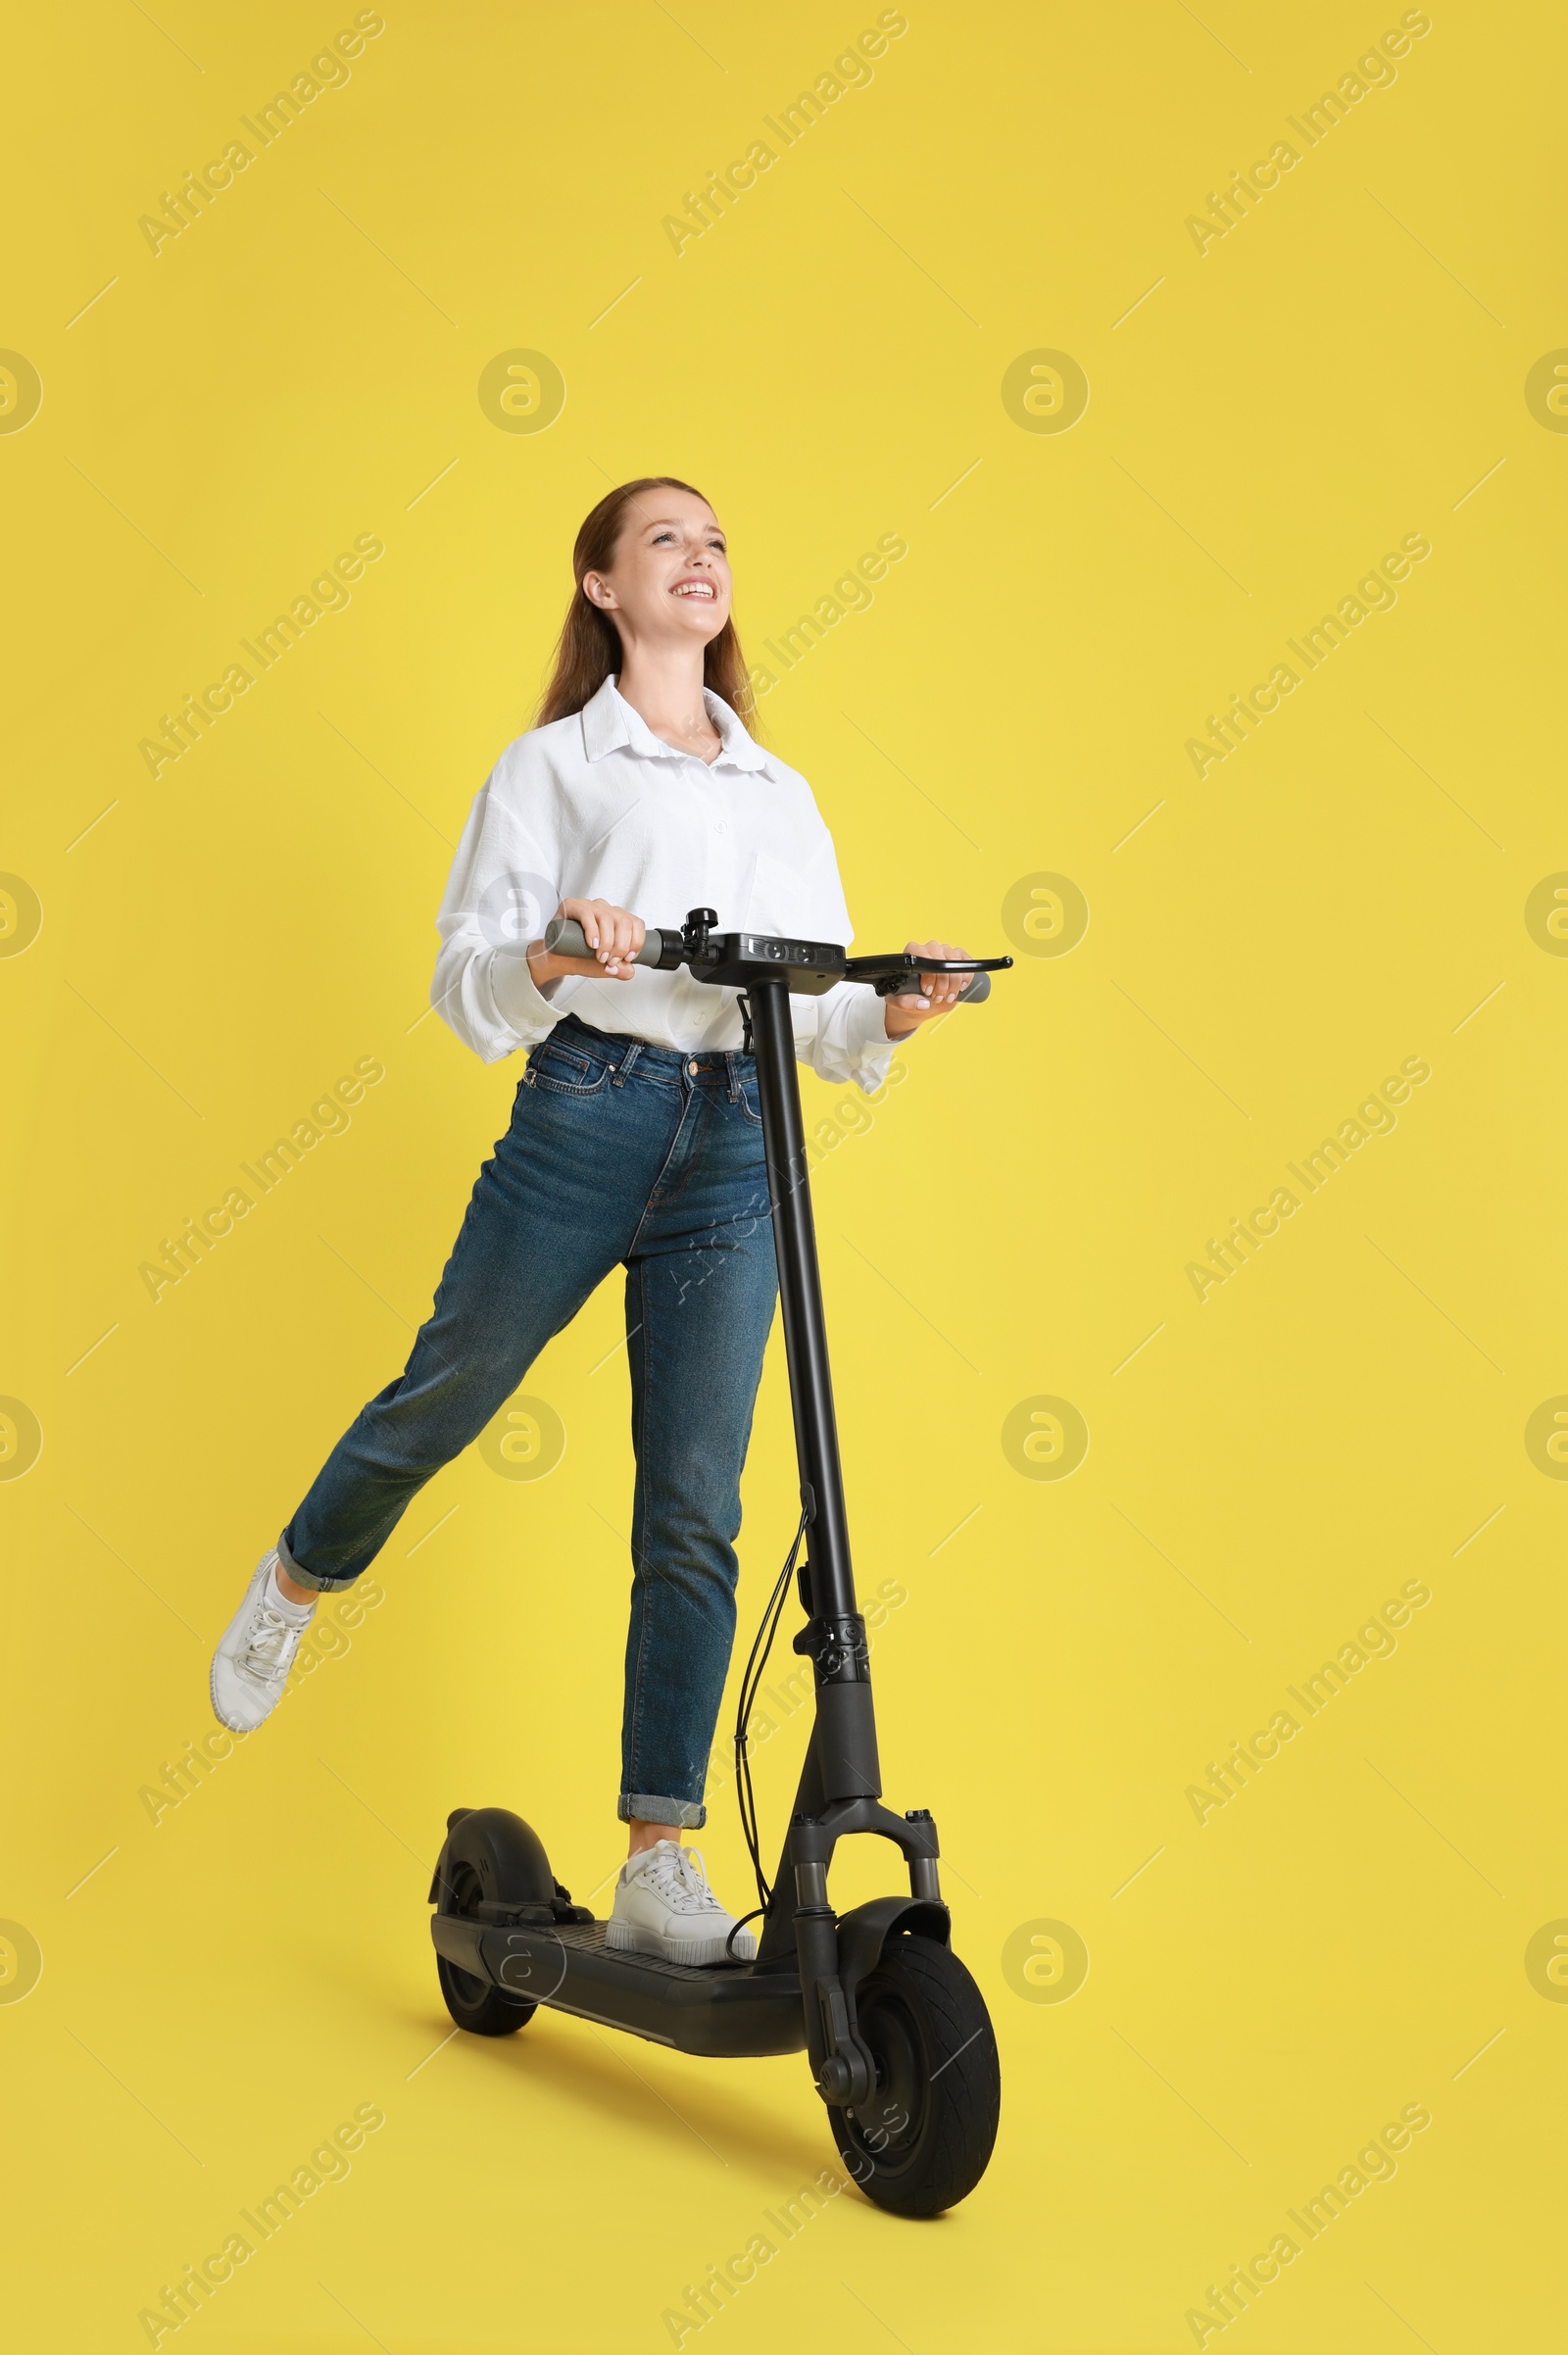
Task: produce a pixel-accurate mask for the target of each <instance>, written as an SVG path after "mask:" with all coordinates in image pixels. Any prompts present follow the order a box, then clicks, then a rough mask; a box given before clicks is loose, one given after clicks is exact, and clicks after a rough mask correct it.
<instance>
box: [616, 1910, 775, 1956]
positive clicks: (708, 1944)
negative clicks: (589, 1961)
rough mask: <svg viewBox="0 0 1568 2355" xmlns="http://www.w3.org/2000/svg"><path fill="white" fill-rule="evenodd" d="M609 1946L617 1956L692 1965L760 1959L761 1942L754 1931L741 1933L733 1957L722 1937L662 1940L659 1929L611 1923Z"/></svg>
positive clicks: (624, 1923)
mask: <svg viewBox="0 0 1568 2355" xmlns="http://www.w3.org/2000/svg"><path fill="white" fill-rule="evenodd" d="M605 1944H606V1945H607V1946H609V1947H611V1948H612V1949H613V1951H614V1952H615V1953H617V1954H648V1955H652V1956H653V1958H654V1959H655V1960H656V1961H658V1962H668V1963H684V1964H687V1965H688V1966H700V1965H701V1964H703V1963H721V1962H755V1961H756V1960H757V1939H756V1938H755V1937H754V1935H753V1934H752V1932H751V1931H750V1930H743V1931H742V1932H741V1933H740V1935H739V1937H738V1938H736V1940H735V1951H734V1953H733V1954H729V1953H726V1952H725V1950H724V1939H723V1938H661V1937H660V1935H659V1933H658V1931H657V1930H643V1929H641V1928H640V1927H639V1926H638V1924H637V1923H635V1922H616V1921H610V1922H607V1923H606V1925H605Z"/></svg>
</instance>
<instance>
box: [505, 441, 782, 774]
mask: <svg viewBox="0 0 1568 2355" xmlns="http://www.w3.org/2000/svg"><path fill="white" fill-rule="evenodd" d="M670 493H673V494H674V497H673V498H671V497H670V496H668V494H670ZM693 500H695V501H696V503H697V505H698V507H700V508H701V509H703V510H704V511H705V513H706V514H707V517H708V521H707V527H706V528H703V527H701V526H700V527H699V532H698V539H699V550H698V553H697V554H696V555H694V557H693V559H692V561H691V562H690V563H689V564H678V565H677V568H676V574H675V578H674V579H673V580H671V579H669V578H668V577H667V576H668V572H669V559H670V557H671V555H672V553H677V552H678V550H679V549H680V547H681V546H682V545H683V544H684V539H685V533H686V528H687V522H686V515H685V512H684V511H685V508H686V506H687V503H688V502H690V501H693ZM670 510H673V512H666V511H670ZM623 543H624V544H623ZM626 557H633V558H635V559H636V560H637V562H638V569H639V572H641V571H642V569H643V568H644V567H659V568H661V569H662V573H663V574H664V576H665V577H664V578H663V579H662V580H661V582H660V584H659V587H658V590H657V592H656V594H655V596H654V598H653V599H652V600H650V602H652V603H655V604H658V603H659V602H661V600H662V598H663V596H664V595H665V594H666V593H667V594H669V595H673V593H674V591H675V590H676V589H677V588H678V589H682V590H685V591H688V592H691V602H693V603H695V604H696V606H697V609H698V610H697V612H696V613H694V614H693V615H692V622H693V629H694V634H695V635H696V636H697V637H698V639H699V640H702V639H705V638H706V640H707V644H706V646H705V648H704V652H703V685H704V686H705V687H706V688H708V689H709V690H710V691H711V693H712V694H714V695H721V696H722V697H723V699H724V701H725V703H727V704H728V705H729V707H730V710H731V711H734V712H735V714H736V716H737V717H738V718H739V719H741V720H742V721H743V722H744V723H745V725H746V726H747V727H748V728H749V729H751V730H752V731H753V733H754V734H755V732H756V728H757V711H756V707H755V705H754V703H753V700H752V690H751V685H750V681H749V679H748V677H747V670H746V663H745V662H744V660H743V659H742V656H741V647H740V640H739V638H738V637H737V636H736V634H735V624H734V622H733V620H732V619H731V618H730V611H729V601H730V571H729V557H728V553H727V543H726V541H725V538H724V534H723V532H722V531H721V530H720V529H719V527H718V524H717V522H716V521H715V520H714V518H713V515H712V513H711V510H710V509H709V508H708V502H707V500H706V499H704V497H703V495H702V493H701V491H697V490H694V489H693V488H692V486H691V484H690V483H689V482H681V481H678V480H677V479H676V477H675V476H674V475H673V474H645V475H642V476H641V477H639V479H638V480H637V481H635V482H623V483H622V484H621V486H620V488H619V489H618V490H613V491H611V492H610V493H609V494H608V495H607V496H606V497H605V498H603V499H601V500H600V502H599V505H598V506H597V507H596V508H594V509H593V511H592V512H591V514H589V515H586V516H585V517H584V519H583V524H582V528H581V530H580V531H579V532H578V534H577V542H576V546H575V547H574V548H573V549H572V552H571V569H572V572H573V575H574V576H575V579H576V583H577V591H576V595H575V596H574V597H573V598H572V601H571V604H570V606H569V607H568V608H567V611H566V619H565V623H564V627H563V629H562V632H561V641H560V644H559V645H558V647H557V649H556V661H555V669H554V671H553V673H552V676H551V680H550V684H549V686H548V687H547V688H546V689H545V696H544V702H543V703H542V704H541V705H540V707H539V719H538V725H539V726H540V727H542V728H544V727H548V726H549V725H550V723H551V721H552V720H555V719H564V718H566V717H567V715H568V714H569V713H570V712H573V711H581V710H582V709H583V707H584V705H585V704H586V703H587V702H588V700H589V698H590V697H591V696H592V695H594V694H595V693H596V692H597V691H598V689H599V688H601V687H602V686H603V685H604V683H605V681H606V679H607V678H609V677H610V676H611V674H612V673H613V672H615V671H618V670H620V669H621V668H622V667H623V657H622V653H621V638H620V631H619V629H618V628H617V627H616V624H615V620H614V619H613V615H615V614H616V613H624V597H625V595H626V592H624V591H622V593H621V594H620V595H617V593H616V591H615V590H614V589H613V588H612V587H611V585H610V581H609V577H608V576H609V573H610V570H611V567H612V565H613V564H615V563H616V561H617V558H619V559H621V560H622V561H623V560H624V559H625V558H626ZM705 592H706V594H705ZM715 612H719V613H722V614H723V621H722V623H721V625H720V627H719V628H718V629H717V630H716V631H715V630H714V629H713V626H712V625H713V619H714V615H715ZM702 717H703V720H704V721H706V720H707V714H706V712H705V713H703V715H702ZM655 732H656V734H657V733H660V732H662V731H660V730H658V729H656V731H655ZM717 741H718V738H717V734H716V732H715V731H714V730H713V728H712V727H711V724H710V725H709V726H708V727H707V733H706V741H705V751H707V752H711V751H712V749H713V747H714V746H715V745H716V744H717ZM693 749H694V750H695V749H696V746H695V743H694V745H693Z"/></svg>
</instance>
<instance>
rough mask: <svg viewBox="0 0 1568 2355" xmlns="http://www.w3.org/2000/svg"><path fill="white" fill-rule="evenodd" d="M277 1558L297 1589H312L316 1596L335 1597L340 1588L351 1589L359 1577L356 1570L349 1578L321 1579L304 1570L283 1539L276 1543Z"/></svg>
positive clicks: (310, 1571)
mask: <svg viewBox="0 0 1568 2355" xmlns="http://www.w3.org/2000/svg"><path fill="white" fill-rule="evenodd" d="M277 1558H278V1560H279V1561H280V1562H281V1563H282V1565H283V1567H284V1569H285V1570H286V1571H287V1572H288V1574H289V1576H290V1578H291V1579H292V1580H293V1581H294V1584H295V1585H296V1586H297V1587H314V1588H315V1589H316V1592H317V1593H318V1595H335V1594H336V1593H337V1592H338V1590H339V1589H340V1588H341V1587H352V1586H353V1584H354V1580H355V1579H356V1578H358V1577H359V1575H360V1574H359V1572H358V1571H357V1570H356V1571H355V1572H354V1573H353V1575H352V1576H351V1577H349V1578H322V1577H321V1576H320V1575H319V1572H317V1571H315V1570H304V1569H302V1568H301V1567H300V1565H299V1563H298V1562H297V1561H296V1560H295V1559H294V1556H293V1555H292V1554H291V1553H290V1551H289V1549H288V1544H287V1541H286V1540H285V1539H284V1538H279V1539H278V1541H277Z"/></svg>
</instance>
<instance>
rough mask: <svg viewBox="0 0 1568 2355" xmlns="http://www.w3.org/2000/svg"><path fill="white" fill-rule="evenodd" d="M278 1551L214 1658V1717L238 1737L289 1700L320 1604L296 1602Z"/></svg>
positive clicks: (262, 1566)
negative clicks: (282, 1589)
mask: <svg viewBox="0 0 1568 2355" xmlns="http://www.w3.org/2000/svg"><path fill="white" fill-rule="evenodd" d="M276 1569H277V1549H276V1547H275V1546H274V1547H273V1548H272V1549H271V1551H270V1552H268V1553H264V1554H263V1556H262V1558H261V1560H260V1562H259V1563H258V1564H257V1567H256V1575H255V1577H254V1578H253V1579H252V1580H251V1583H250V1585H249V1586H248V1587H247V1588H246V1590H245V1599H244V1601H243V1602H242V1603H241V1604H240V1606H239V1609H238V1610H237V1611H236V1612H235V1614H234V1616H233V1618H232V1619H231V1620H230V1621H229V1623H228V1626H227V1628H226V1630H225V1631H224V1634H223V1637H222V1641H221V1643H220V1644H219V1646H218V1649H217V1650H216V1651H215V1652H214V1654H213V1675H212V1693H213V1715H214V1716H215V1717H216V1718H217V1719H218V1720H219V1722H220V1723H221V1724H222V1725H225V1726H227V1727H228V1728H229V1730H230V1731H231V1732H232V1733H235V1734H249V1733H252V1732H254V1730H255V1728H256V1727H257V1726H259V1725H260V1724H261V1722H262V1720H263V1718H264V1717H270V1715H271V1713H272V1711H273V1710H274V1709H275V1708H276V1707H277V1704H278V1702H279V1701H280V1700H281V1699H282V1697H283V1688H284V1686H285V1685H286V1684H287V1683H288V1672H289V1670H290V1669H291V1668H292V1667H293V1665H294V1654H295V1653H296V1652H297V1651H298V1649H299V1647H300V1638H301V1637H302V1636H303V1635H304V1633H305V1631H306V1629H307V1628H308V1627H309V1626H310V1624H311V1615H312V1613H313V1612H314V1611H315V1609H316V1605H315V1603H314V1602H311V1603H303V1602H298V1603H296V1602H290V1601H289V1600H288V1597H287V1596H286V1595H282V1594H280V1593H279V1591H278V1587H277V1582H276V1579H275V1578H274V1576H273V1573H274V1572H275V1570H276Z"/></svg>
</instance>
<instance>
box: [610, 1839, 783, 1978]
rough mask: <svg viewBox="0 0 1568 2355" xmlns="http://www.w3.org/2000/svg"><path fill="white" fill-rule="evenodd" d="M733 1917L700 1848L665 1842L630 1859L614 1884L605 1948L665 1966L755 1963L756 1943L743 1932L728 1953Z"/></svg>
mask: <svg viewBox="0 0 1568 2355" xmlns="http://www.w3.org/2000/svg"><path fill="white" fill-rule="evenodd" d="M734 1928H735V1916H734V1915H733V1914H731V1913H726V1912H725V1911H724V1908H723V1906H722V1905H720V1903H719V1901H718V1899H717V1898H716V1897H715V1896H714V1894H713V1892H712V1890H711V1889H710V1888H709V1886H708V1868H707V1866H706V1865H705V1864H704V1862H703V1852H702V1850H701V1848H683V1847H682V1846H681V1844H680V1842H679V1840H660V1841H659V1842H658V1843H657V1845H656V1846H654V1847H651V1848H643V1849H640V1850H639V1851H638V1853H637V1854H636V1855H635V1856H631V1857H628V1858H627V1860H626V1862H625V1864H623V1865H622V1867H621V1871H620V1879H619V1880H618V1881H617V1882H616V1884H615V1902H614V1904H613V1907H612V1908H611V1915H610V1920H609V1922H608V1924H607V1925H606V1928H605V1944H606V1945H607V1946H611V1947H614V1948H617V1949H618V1950H619V1951H621V1952H622V1953H626V1952H630V1953H634V1954H657V1955H658V1956H659V1957H660V1959H661V1961H662V1962H672V1963H716V1962H755V1961H756V1959H757V1940H756V1938H754V1937H753V1935H752V1933H751V1931H749V1930H743V1931H741V1932H740V1934H739V1936H738V1937H737V1938H736V1940H735V1943H734V1946H733V1947H728V1948H727V1947H726V1942H725V1941H726V1940H727V1939H728V1938H729V1934H730V1932H731V1931H732V1930H733V1929H734Z"/></svg>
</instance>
